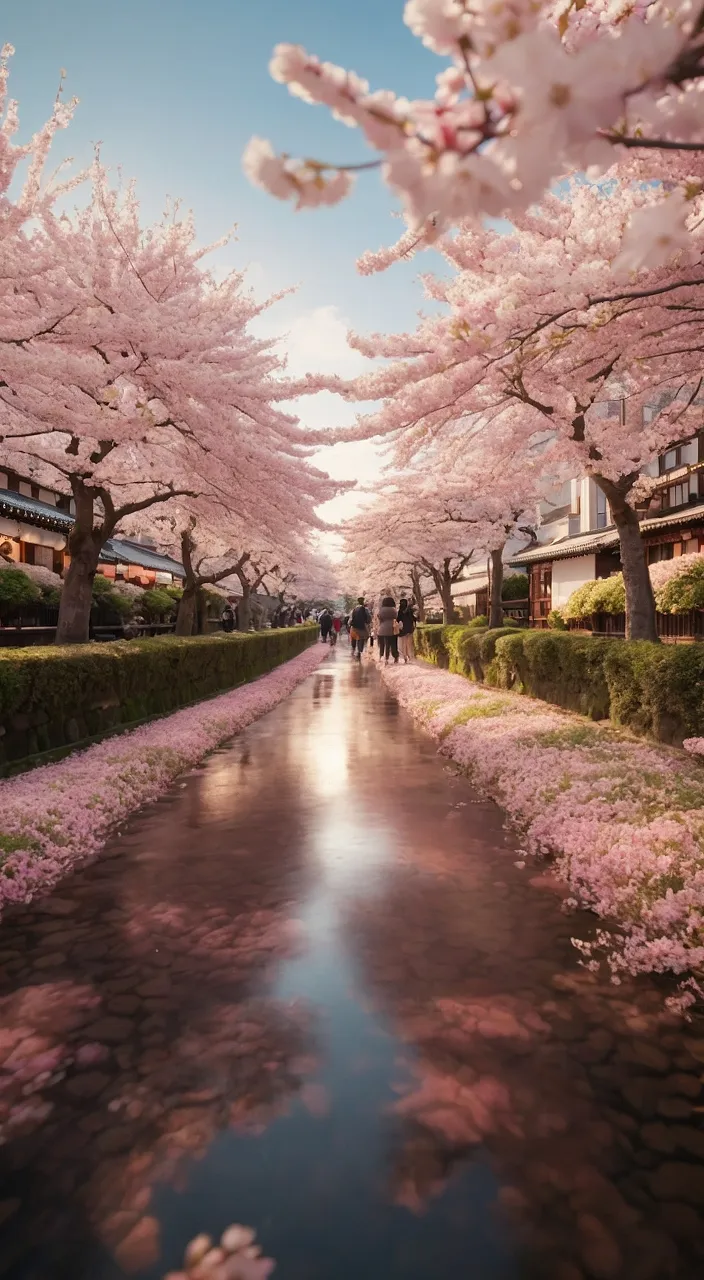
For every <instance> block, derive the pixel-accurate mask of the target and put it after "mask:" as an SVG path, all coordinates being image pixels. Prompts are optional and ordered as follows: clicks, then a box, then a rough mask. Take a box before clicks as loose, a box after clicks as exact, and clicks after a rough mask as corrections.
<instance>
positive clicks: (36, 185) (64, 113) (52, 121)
mask: <svg viewBox="0 0 704 1280" xmlns="http://www.w3.org/2000/svg"><path fill="white" fill-rule="evenodd" d="M14 52H15V51H14V49H13V47H12V45H11V44H6V45H3V47H2V49H0V244H1V243H2V242H3V241H10V240H11V239H12V237H14V236H15V235H16V233H17V232H18V231H19V230H20V228H21V227H22V226H23V225H24V224H25V223H26V222H27V220H28V219H29V218H31V217H32V215H33V214H34V213H35V212H37V210H38V209H39V208H42V207H49V206H50V205H51V204H52V203H53V202H54V201H55V200H56V199H57V198H58V196H59V195H60V194H64V193H65V192H66V191H67V190H69V189H70V188H71V187H73V186H75V185H77V184H78V183H79V182H80V181H81V180H82V175H81V174H77V175H74V177H73V178H71V179H68V180H66V181H64V182H63V183H61V184H58V183H57V181H56V178H54V180H53V181H52V182H50V183H49V184H47V185H46V186H45V187H43V186H42V182H43V178H44V171H45V168H46V162H47V160H48V157H49V152H50V150H51V144H52V141H53V139H54V136H55V134H56V133H57V132H58V130H59V129H65V128H66V127H67V126H68V124H69V123H70V121H71V117H72V115H73V112H74V109H75V107H76V99H75V98H74V99H72V100H71V101H70V102H64V101H63V96H62V89H63V82H62V83H61V84H60V85H59V92H58V94H57V96H56V101H55V103H54V109H53V111H52V114H51V116H50V117H49V119H48V120H47V121H46V123H45V124H44V125H43V126H42V128H41V129H39V130H38V132H37V133H35V134H34V136H33V137H32V138H31V139H30V141H29V142H27V143H24V144H19V143H16V142H14V141H13V139H14V138H15V136H16V134H17V131H18V129H19V123H20V121H19V109H18V105H17V103H16V102H15V101H14V99H11V98H9V96H8V88H9V70H10V68H9V62H10V58H11V57H12V55H13V54H14ZM25 162H26V173H25V177H24V181H23V182H22V184H21V187H20V191H19V193H18V195H17V196H16V197H14V198H13V197H11V196H10V194H9V192H10V188H11V186H12V184H13V183H14V182H15V180H18V181H19V174H20V172H21V166H22V165H23V164H25ZM23 243H24V242H22V241H14V242H13V243H12V244H8V243H6V244H4V245H3V249H2V253H3V259H4V257H5V254H6V253H9V254H11V255H12V257H13V258H14V255H15V254H17V253H18V251H20V252H21V248H22V245H23ZM6 267H7V264H6V263H4V268H5V269H4V270H3V276H4V277H5V280H6V279H7V275H6ZM3 287H6V286H5V285H3Z"/></svg>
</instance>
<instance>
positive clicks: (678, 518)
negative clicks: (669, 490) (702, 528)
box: [640, 502, 704, 533]
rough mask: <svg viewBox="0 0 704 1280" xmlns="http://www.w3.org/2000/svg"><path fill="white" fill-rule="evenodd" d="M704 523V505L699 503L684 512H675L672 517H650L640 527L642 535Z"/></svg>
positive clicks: (686, 508)
mask: <svg viewBox="0 0 704 1280" xmlns="http://www.w3.org/2000/svg"><path fill="white" fill-rule="evenodd" d="M702 521H704V504H702V503H701V502H698V503H697V505H696V506H691V507H684V508H683V510H682V511H674V512H672V514H670V515H665V516H650V518H649V519H647V520H641V522H640V527H641V532H642V533H653V532H654V531H655V530H657V529H676V528H678V527H679V525H682V524H697V523H699V524H701V523H702Z"/></svg>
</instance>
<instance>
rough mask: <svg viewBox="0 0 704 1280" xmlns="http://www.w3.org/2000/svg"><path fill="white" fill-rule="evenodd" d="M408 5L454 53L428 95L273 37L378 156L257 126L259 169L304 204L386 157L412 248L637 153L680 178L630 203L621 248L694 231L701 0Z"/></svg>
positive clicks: (650, 169) (661, 176) (284, 57)
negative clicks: (291, 144)
mask: <svg viewBox="0 0 704 1280" xmlns="http://www.w3.org/2000/svg"><path fill="white" fill-rule="evenodd" d="M404 19H405V22H406V25H407V26H408V27H410V29H411V31H412V32H413V33H414V35H416V36H418V38H419V39H420V40H422V41H423V44H424V45H426V47H427V48H429V49H431V50H432V51H433V52H434V53H436V54H437V55H438V57H440V58H441V59H443V62H444V64H445V65H444V67H443V69H442V70H440V71H439V73H438V75H437V77H436V90H435V94H434V96H433V97H432V98H429V99H427V100H416V101H409V100H408V99H407V98H405V97H402V96H399V95H397V94H396V93H395V92H393V91H392V90H390V89H379V90H374V89H371V88H370V86H369V84H368V83H367V81H366V80H364V79H362V78H361V77H360V76H359V75H357V74H356V73H355V72H352V71H347V70H345V69H343V68H342V67H339V66H335V65H333V64H332V63H329V62H321V61H320V60H319V59H318V58H316V57H315V56H314V55H312V54H309V53H308V52H307V51H306V50H305V49H303V48H301V46H299V45H291V44H280V45H278V46H277V48H276V50H275V52H274V57H273V59H272V62H271V67H270V70H271V74H272V76H273V77H274V79H275V80H278V81H280V82H281V83H283V84H286V85H288V87H289V90H290V92H291V93H292V94H294V95H295V96H296V97H299V98H302V99H303V100H304V101H306V102H310V103H320V104H322V105H324V106H326V107H328V109H329V110H330V111H331V112H332V113H333V115H334V116H335V117H336V118H337V119H339V120H341V121H342V122H343V123H344V124H346V125H348V126H349V127H354V128H358V129H359V130H360V131H361V133H362V135H363V137H364V139H365V141H366V143H367V144H368V145H369V146H370V147H371V148H372V150H373V151H374V152H375V153H376V158H375V159H373V160H371V161H361V162H358V163H337V162H335V161H330V160H327V159H324V160H318V159H306V160H294V159H292V158H291V157H290V156H287V155H277V154H276V153H275V151H274V149H273V147H272V146H271V144H270V143H269V142H267V141H265V140H264V139H261V138H253V139H252V140H251V142H250V143H249V146H248V147H247V150H246V152H245V156H244V167H245V171H246V172H247V174H248V175H249V177H250V178H251V180H252V181H253V182H255V183H257V184H258V185H259V186H261V187H263V188H264V189H265V190H267V191H269V192H270V193H271V194H272V195H274V196H276V197H278V198H279V199H291V200H293V201H295V203H296V205H297V207H298V208H299V209H300V208H310V207H315V206H316V205H321V204H335V203H337V202H338V201H339V200H342V199H343V198H344V197H345V196H347V195H348V194H349V192H350V191H351V189H352V186H353V182H354V174H355V171H357V170H361V169H367V168H376V167H380V168H381V170H382V173H383V177H384V180H385V182H386V183H387V184H388V186H389V187H390V188H391V190H392V191H393V192H394V194H395V195H397V196H398V197H399V198H400V200H401V204H402V207H403V213H404V217H405V220H406V223H407V227H408V233H407V236H406V237H404V242H403V244H404V248H405V249H406V250H408V249H409V248H410V247H411V246H412V245H414V244H416V243H421V242H422V243H429V242H432V241H433V240H434V239H435V238H436V237H437V236H438V234H440V233H441V232H442V231H444V230H445V229H446V228H448V227H449V226H451V225H452V224H454V223H456V222H457V221H458V220H462V219H465V218H468V217H474V218H480V217H481V216H483V215H491V216H494V217H496V216H499V215H502V214H507V213H508V214H513V213H515V212H518V211H521V210H525V209H526V208H528V206H529V205H530V204H532V203H533V202H534V201H536V200H539V199H540V198H541V197H542V196H543V194H544V192H545V191H546V190H547V189H548V188H549V187H550V186H551V184H552V183H553V182H554V181H555V180H556V179H559V178H560V177H562V176H563V175H565V174H566V173H570V172H574V171H579V170H582V171H584V170H592V171H598V172H601V173H603V172H607V171H608V170H610V169H611V168H612V166H613V165H614V164H623V163H624V162H626V161H628V160H629V158H630V157H631V156H635V157H637V162H636V163H637V165H638V168H639V170H640V172H641V174H642V175H643V176H644V177H649V178H651V179H655V180H657V181H660V182H664V183H666V184H667V186H668V189H669V191H670V192H671V194H670V195H669V197H668V198H667V199H665V200H661V201H660V202H659V203H658V204H657V206H653V207H652V208H649V209H648V210H647V211H645V212H644V213H642V214H635V215H634V218H633V220H632V221H631V223H630V224H629V228H628V231H627V235H626V239H625V241H624V246H623V248H624V254H626V255H628V254H629V253H631V252H635V254H636V256H637V257H638V258H640V259H641V260H643V261H660V260H661V259H662V255H663V245H664V244H666V245H668V246H669V248H670V250H671V249H672V248H673V247H675V246H678V245H681V244H683V243H686V239H687V230H688V226H689V225H690V224H691V223H693V222H694V221H696V220H697V219H698V217H699V210H700V204H701V190H702V184H701V182H700V180H699V176H698V175H699V167H698V165H697V163H696V161H697V159H698V156H697V154H696V153H698V152H701V151H702V149H704V124H703V122H702V112H701V92H702V82H701V74H702V46H701V38H700V37H701V33H702V21H703V19H702V3H701V0H681V3H679V4H676V5H672V4H670V3H667V0H635V3H634V2H633V0H578V2H577V3H575V0H507V2H506V3H501V4H496V3H494V0H407V3H406V6H405V13H404Z"/></svg>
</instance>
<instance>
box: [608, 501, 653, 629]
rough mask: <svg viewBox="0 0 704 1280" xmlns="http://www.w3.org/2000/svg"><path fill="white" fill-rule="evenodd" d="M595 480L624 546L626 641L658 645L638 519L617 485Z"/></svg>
mask: <svg viewBox="0 0 704 1280" xmlns="http://www.w3.org/2000/svg"><path fill="white" fill-rule="evenodd" d="M595 479H596V482H597V484H598V485H599V488H600V489H601V490H602V492H603V493H604V494H605V495H606V497H607V499H608V501H609V505H610V507H611V514H612V516H613V519H614V524H615V525H616V529H617V531H618V538H619V543H620V545H621V565H622V567H623V585H624V587H625V590H626V639H627V640H653V641H657V640H658V639H659V637H658V632H657V626H656V622H655V596H654V594H653V585H652V583H651V581H650V574H649V572H648V564H647V561H646V558H645V544H644V542H643V539H642V537H641V533H640V524H639V521H638V516H637V514H636V512H635V511H634V510H633V508H632V507H631V506H630V505H629V503H628V500H627V499H626V498H625V497H624V495H623V493H622V492H621V490H620V489H619V487H618V485H616V484H614V483H613V481H611V480H607V479H604V478H603V477H601V476H598V477H595Z"/></svg>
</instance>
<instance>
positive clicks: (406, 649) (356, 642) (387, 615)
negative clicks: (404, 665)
mask: <svg viewBox="0 0 704 1280" xmlns="http://www.w3.org/2000/svg"><path fill="white" fill-rule="evenodd" d="M416 625H417V623H416V616H415V613H414V612H413V605H412V604H411V603H410V602H409V601H408V600H407V599H406V598H405V597H403V598H402V599H401V600H400V601H399V606H398V609H397V608H396V604H395V601H394V598H393V596H384V598H383V600H382V601H381V604H380V605H379V608H378V610H377V611H376V613H375V614H374V615H373V614H372V613H371V612H370V610H369V609H368V608H367V605H366V603H365V600H364V596H359V598H358V600H357V604H356V605H355V608H354V609H353V610H352V614H351V616H350V619H349V632H350V645H351V649H352V657H353V658H354V657H356V658H357V659H358V660H359V659H361V657H362V654H363V653H364V649H365V646H366V644H367V641H369V644H370V646H371V647H373V645H374V640H375V638H376V641H377V643H378V646H379V659H380V660H381V661H384V662H388V661H389V660H390V659H391V658H393V660H394V662H398V660H399V657H402V658H403V661H404V662H411V661H412V659H413V652H414V650H413V632H414V631H415V629H416Z"/></svg>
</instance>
